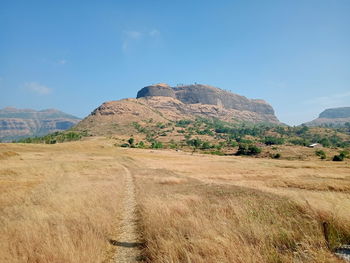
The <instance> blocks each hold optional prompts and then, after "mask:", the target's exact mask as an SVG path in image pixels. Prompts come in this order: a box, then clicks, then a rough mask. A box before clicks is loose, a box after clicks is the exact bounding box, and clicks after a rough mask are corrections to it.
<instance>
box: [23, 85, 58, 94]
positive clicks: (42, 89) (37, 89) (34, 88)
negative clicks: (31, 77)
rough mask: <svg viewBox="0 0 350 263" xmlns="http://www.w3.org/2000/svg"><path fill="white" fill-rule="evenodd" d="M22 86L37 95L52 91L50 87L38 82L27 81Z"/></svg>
mask: <svg viewBox="0 0 350 263" xmlns="http://www.w3.org/2000/svg"><path fill="white" fill-rule="evenodd" d="M24 87H25V88H26V89H27V90H28V91H30V92H33V93H35V94H38V95H48V94H50V93H51V92H52V89H50V88H48V87H47V86H45V85H42V84H40V83H38V82H27V83H25V84H24Z"/></svg>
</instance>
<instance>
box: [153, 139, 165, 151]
mask: <svg viewBox="0 0 350 263" xmlns="http://www.w3.org/2000/svg"><path fill="white" fill-rule="evenodd" d="M151 148H152V149H161V148H163V144H162V143H161V142H158V141H154V142H152V144H151Z"/></svg>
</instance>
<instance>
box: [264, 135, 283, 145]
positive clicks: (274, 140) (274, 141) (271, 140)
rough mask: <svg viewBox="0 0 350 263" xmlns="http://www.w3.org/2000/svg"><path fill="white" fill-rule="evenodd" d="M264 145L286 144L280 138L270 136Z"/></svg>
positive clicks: (266, 138)
mask: <svg viewBox="0 0 350 263" xmlns="http://www.w3.org/2000/svg"><path fill="white" fill-rule="evenodd" d="M264 143H265V144H266V145H275V144H284V139H283V138H278V137H272V136H268V137H265V139H264Z"/></svg>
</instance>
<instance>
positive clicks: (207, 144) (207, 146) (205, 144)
mask: <svg viewBox="0 0 350 263" xmlns="http://www.w3.org/2000/svg"><path fill="white" fill-rule="evenodd" d="M201 148H202V149H204V150H206V149H210V148H211V145H210V143H209V142H207V141H205V142H203V143H202V147H201Z"/></svg>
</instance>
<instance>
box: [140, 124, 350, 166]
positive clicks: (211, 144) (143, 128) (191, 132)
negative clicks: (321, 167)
mask: <svg viewBox="0 0 350 263" xmlns="http://www.w3.org/2000/svg"><path fill="white" fill-rule="evenodd" d="M133 126H134V128H135V130H136V131H137V132H138V133H140V134H143V135H144V136H145V139H146V141H145V143H143V144H142V148H163V147H164V148H172V149H177V148H183V147H185V148H186V147H189V148H191V149H192V150H193V151H196V150H197V149H198V150H201V151H203V152H205V153H213V154H237V155H259V154H260V153H262V149H263V148H262V147H264V146H270V147H272V148H271V149H272V150H274V148H276V147H277V146H279V145H299V146H309V145H310V144H312V143H319V144H321V145H322V146H323V147H326V148H347V147H350V129H345V128H337V129H329V128H314V127H307V126H297V127H289V126H283V125H275V124H269V123H260V124H254V123H230V122H225V121H221V120H218V119H205V118H196V119H193V120H189V119H185V120H178V121H176V122H167V123H161V122H154V121H153V120H152V121H151V120H149V121H147V120H145V121H144V122H142V123H137V122H134V123H133ZM168 137H169V138H171V139H169V140H167V138H168ZM160 142H161V147H160ZM237 146H238V147H237ZM233 148H235V149H233ZM208 150H209V151H208ZM315 154H316V155H317V156H319V157H320V158H321V159H326V154H325V153H324V152H323V153H321V152H316V153H315ZM268 156H270V157H271V158H275V159H279V158H280V157H281V154H280V153H278V152H274V153H270V154H269V155H268Z"/></svg>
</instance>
